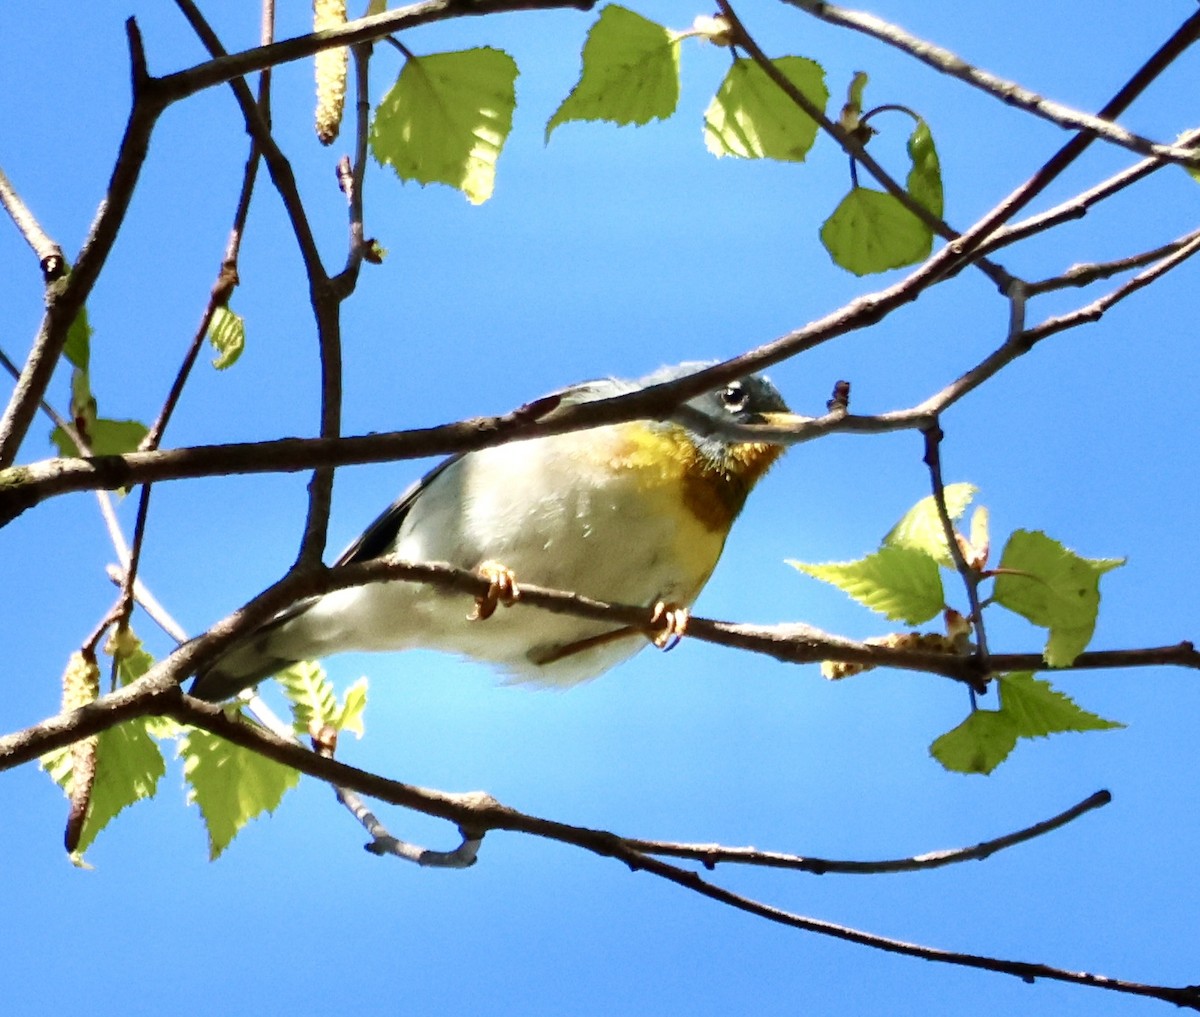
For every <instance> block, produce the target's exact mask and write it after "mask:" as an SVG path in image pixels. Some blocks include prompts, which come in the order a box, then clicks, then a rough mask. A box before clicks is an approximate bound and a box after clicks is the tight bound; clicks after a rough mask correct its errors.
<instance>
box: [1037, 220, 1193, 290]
mask: <svg viewBox="0 0 1200 1017" xmlns="http://www.w3.org/2000/svg"><path fill="white" fill-rule="evenodd" d="M1197 239H1200V229H1195V230H1192V231H1191V232H1190V233H1185V234H1184V235H1183V236H1181V237H1178V238H1176V239H1175V240H1172V241H1170V242H1169V243H1166V244H1163V245H1162V246H1161V247H1156V248H1154V249H1153V250H1150V251H1142V252H1141V253H1140V254H1131V255H1129V256H1128V257H1125V258H1114V259H1113V260H1111V261H1095V262H1089V263H1087V264H1083V265H1072V266H1071V267H1070V268H1069V269H1067V271H1065V272H1064V273H1063V274H1062V275H1057V276H1054V277H1053V278H1050V279H1042V280H1040V281H1038V282H1032V283H1029V284H1028V292H1029V295H1030V296H1036V295H1037V294H1040V293H1049V292H1050V291H1052V290H1061V289H1066V288H1067V287H1069V286H1090V285H1091V284H1092V283H1094V282H1098V281H1099V280H1101V279H1108V278H1111V277H1112V276H1114V275H1119V274H1120V273H1122V272H1129V271H1131V270H1132V269H1135V268H1141V267H1142V266H1143V265H1149V264H1151V263H1153V262H1155V261H1159V260H1160V259H1164V258H1167V257H1169V256H1170V255H1172V254H1174V253H1175V252H1177V251H1180V250H1183V249H1184V248H1187V247H1189V246H1190V245H1191V244H1193V243H1195V241H1196V240H1197Z"/></svg>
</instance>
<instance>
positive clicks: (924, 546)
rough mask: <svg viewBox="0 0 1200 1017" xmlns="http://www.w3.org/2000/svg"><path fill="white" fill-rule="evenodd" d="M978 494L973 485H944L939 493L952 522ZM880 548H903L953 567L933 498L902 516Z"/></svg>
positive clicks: (960, 515) (926, 499)
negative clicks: (919, 552) (920, 552)
mask: <svg viewBox="0 0 1200 1017" xmlns="http://www.w3.org/2000/svg"><path fill="white" fill-rule="evenodd" d="M978 493H979V491H978V489H977V488H976V487H975V486H974V485H973V484H964V483H959V484H947V485H946V486H945V487H944V488H943V489H942V495H943V498H944V500H945V502H946V512H947V513H948V514H949V516H950V519H951V520H952V521H953V520H955V519H959V518H961V517H962V514H963V513H964V512H966V511H967V506H968V505H970V504H971V499H972V498H974V497H975V495H976V494H978ZM883 544H884V546H885V547H907V548H911V549H912V550H914V551H922V552H924V553H925V554H927V555H929V557H931V558H932V559H933V560H934V561H936V562H937V563H938V564H939V565H942V566H944V567H946V568H953V567H954V559H953V558H952V557H951V556H950V548H949V546H948V545H947V544H946V530H945V527H943V526H942V519H941V516H939V515H938V510H937V502H936V501H935V500H934V497H933V495H927V496H926V497H924V498H922V499H921V500H920V501H919V502H917V503H916V504H915V505H914V506H913V507H912V508H910V509H909V510H908V511H907V512H905V513H904V516H903V518H901V520H900V521H899V522H898V523H897V524H896V525H895V526H893V527H892V528H891V530H889V531H888V534H887V536H886V537H884V538H883Z"/></svg>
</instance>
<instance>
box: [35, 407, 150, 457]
mask: <svg viewBox="0 0 1200 1017" xmlns="http://www.w3.org/2000/svg"><path fill="white" fill-rule="evenodd" d="M147 431H148V429H147V427H146V425H145V424H142V423H140V422H139V421H136V420H106V419H104V418H103V417H98V418H97V419H96V420H93V421H92V422H91V424H90V426H89V427H88V433H87V434H86V435H82V437H83V439H84V440H85V441H87V443H88V445H89V447H90V449H91V454H92V455H94V456H119V455H123V454H124V453H126V452H133V451H136V449H137V447H138V445H140V444H141V443H142V439H143V438H144V437H146V434H147ZM50 440H51V441H52V442H54V444H55V446H56V447H57V448H58V452H59V455H62V456H77V455H79V449H78V447H77V446H76V445H75V442H73V441H72V440H71V438H70V436H69V435H68V434H67V432H66V431H64V430H63V429H62V428H61V427H56V428H55V429H54V430H53V432H51V434H50Z"/></svg>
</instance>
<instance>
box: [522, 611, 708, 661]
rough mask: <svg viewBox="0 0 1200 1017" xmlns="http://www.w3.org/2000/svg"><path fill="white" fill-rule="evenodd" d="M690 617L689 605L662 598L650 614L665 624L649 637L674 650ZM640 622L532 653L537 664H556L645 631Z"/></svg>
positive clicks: (661, 646)
mask: <svg viewBox="0 0 1200 1017" xmlns="http://www.w3.org/2000/svg"><path fill="white" fill-rule="evenodd" d="M690 617H691V614H690V612H689V611H688V609H687V608H686V607H676V606H674V605H672V604H668V603H665V602H664V601H661V600H660V601H659V602H658V603H657V604H655V605H654V613H653V614H652V615H651V616H650V623H651V624H652V625H655V624H659V623H661V624H662V629H661V631H659V632H656V633H653V634H648V638H649V639H650V641H651V642H652V643H654V645H655V646H657V647H658V648H659V649H660V650H663V651H666V650H672V649H674V648H675V647H676V646H677V645H678V644H679V640H681V639H682V638H683V636H684V633H685V632H687V625H688V619H689V618H690ZM644 631H645V630H644V629H642V628H641V627H640V626H637V625H623V626H622V627H621V628H619V629H613V630H612V631H611V632H600V633H598V634H596V635H594V636H588V637H587V638H586V639H577V640H576V641H575V642H573V643H566V644H564V645H563V646H556V647H554V648H553V649H551V650H546V651H544V652H542V653H539V654H538V655H537V657H532V656H531V657H530V659H531V660H533V662H534V663H535V664H553V663H555V662H556V661H559V660H562V659H564V658H565V657H573V656H574V655H575V654H577V653H582V652H583V651H584V650H591V649H593V648H595V647H597V646H605V645H606V644H608V643H614V642H616V641H617V640H618V639H626V638H628V637H629V636H632V635H635V634H636V633H638V632H644Z"/></svg>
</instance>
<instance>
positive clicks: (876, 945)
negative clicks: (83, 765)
mask: <svg viewBox="0 0 1200 1017" xmlns="http://www.w3.org/2000/svg"><path fill="white" fill-rule="evenodd" d="M169 682H170V669H169V668H165V667H162V666H158V667H156V668H152V669H151V671H150V672H148V673H147V674H146V676H145V677H143V678H141V679H139V680H138V682H135V683H133V684H132V685H130V686H127V687H126V688H125V689H122V690H119V691H118V692H116V693H112V694H110V695H109V696H106V697H103V698H102V700H98V701H97V702H96V703H94V704H92V706H91V707H85V708H84V709H83V710H77V711H74V712H73V713H71V714H66V715H63V717H64V718H65V720H66V722H67V723H70V722H72V721H74V722H77V723H78V724H79V726H81V727H87V726H88V722H90V721H94V719H95V718H94V716H93V715H94V714H97V713H102V712H104V711H105V710H112V711H113V712H116V711H117V710H119V709H121V708H128V706H129V703H130V700H132V699H134V696H132V695H131V694H130V693H131V690H132V691H134V692H137V691H141V692H142V693H143V700H144V701H143V702H142V703H140V704H139V705H141V706H142V707H143V708H144V707H145V706H146V705H150V706H152V707H153V709H154V710H155V712H161V713H163V714H165V715H166V716H169V717H171V718H172V719H174V720H176V721H177V722H179V723H182V724H190V725H193V726H195V727H200V728H203V729H204V730H207V731H209V732H211V733H212V734H215V735H218V736H219V737H221V738H224V739H226V740H227V741H231V742H233V743H234V744H236V745H240V746H242V747H244V748H248V749H251V750H252V751H254V752H256V753H258V754H260V755H262V756H265V757H267V758H269V759H273V760H275V761H276V762H278V763H282V764H284V765H286V766H291V767H293V768H295V769H297V770H300V771H301V772H302V773H306V774H308V775H310V776H313V777H316V778H318V779H321V780H325V781H327V782H329V783H331V784H335V785H338V786H341V787H346V788H349V789H351V790H352V791H355V792H357V793H360V794H366V795H370V796H371V797H372V798H377V799H380V800H382V801H386V802H390V803H392V804H393V805H399V806H402V807H410V808H414V809H417V810H418V811H421V812H425V813H426V814H428V815H432V816H438V817H441V818H443V819H447V820H450V821H452V822H456V823H458V824H459V826H460V827H462V828H463V829H467V830H471V831H485V830H509V831H514V832H521V833H526V834H531V835H533V836H539V837H545V838H548V839H552V840H555V841H559V842H562V843H566V844H572V845H575V846H577V847H580V848H583V849H585V850H588V851H592V852H594V853H596V854H599V855H601V856H603V857H610V858H613V859H614V860H616V861H618V862H620V863H622V864H624V865H625V866H627V867H628V868H630V869H632V870H634V871H639V870H640V871H643V872H647V873H650V874H651V875H654V876H657V877H659V878H661V879H665V880H667V881H668V882H671V883H674V884H676V885H678V886H681V887H683V888H684V889H687V890H690V891H692V892H694V893H697V894H699V895H701V896H703V897H706V898H708V899H710V900H714V901H716V902H718V903H721V904H725V905H727V906H729V907H732V908H735V909H737V910H739V911H743V912H745V913H747V914H752V915H755V916H757V917H760V918H764V919H767V920H769V921H772V922H776V923H778V924H781V925H785V926H789V927H791V928H795V929H799V930H801V931H805V932H811V933H815V934H818V935H823V936H828V937H832V938H835V939H840V940H843V941H846V942H852V943H857V944H859V945H861V946H867V947H870V948H872V949H877V950H881V951H884V952H887V953H894V954H899V955H902V956H908V957H914V958H918V959H922V960H930V961H937V962H940V963H945V964H951V965H956V966H961V967H969V968H976V969H980V970H986V971H993V972H997V973H1000V974H1008V975H1013V976H1015V977H1018V978H1021V979H1023V980H1025V981H1033V980H1035V979H1037V978H1045V979H1050V980H1053V981H1060V982H1066V983H1070V984H1075V985H1082V986H1089V987H1092V988H1100V989H1106V990H1108V991H1113V992H1119V993H1124V994H1129V995H1137V996H1146V997H1151V998H1156V999H1163V1000H1166V1001H1168V1002H1172V1003H1175V1004H1177V1005H1179V1006H1188V1007H1192V1008H1193V1009H1200V990H1197V988H1195V987H1175V986H1164V985H1147V984H1144V983H1139V982H1132V981H1128V980H1125V979H1119V978H1111V977H1109V976H1106V975H1098V974H1093V973H1091V972H1080V971H1069V970H1066V969H1063V968H1057V967H1053V966H1051V965H1047V964H1040V963H1031V962H1027V961H1019V960H1009V959H1007V958H1000V957H990V956H986V955H982V954H973V953H965V952H959V951H953V950H945V949H939V948H936V947H929V946H924V945H921V944H918V943H911V942H905V941H903V940H898V939H893V938H891V937H887V936H879V935H875V934H873V933H869V932H865V931H863V930H861V929H855V928H852V927H849V926H845V925H839V924H837V923H834V922H826V921H821V920H819V919H815V918H810V917H807V916H804V915H799V914H795V913H793V912H789V911H784V910H782V909H780V908H775V907H772V906H770V905H767V904H764V903H762V902H760V901H756V900H753V899H751V898H748V897H745V896H742V895H740V894H735V893H733V892H732V891H729V890H726V889H724V888H723V887H720V886H717V885H716V884H713V883H710V882H708V881H707V880H705V879H703V878H702V877H701V876H700V875H699V874H697V873H696V872H693V871H691V870H688V869H684V868H680V867H679V866H676V865H672V864H669V863H667V862H664V861H662V860H660V859H658V858H655V857H653V856H651V855H648V854H644V853H642V852H639V851H636V850H633V849H631V848H629V847H628V846H627V845H626V844H625V842H624V841H623V839H622V838H620V837H618V836H616V835H615V834H612V833H609V832H607V831H604V830H593V829H588V828H585V827H578V826H571V825H569V824H565V823H559V822H556V821H553V820H546V819H542V818H540V817H536V816H529V815H526V814H525V813H521V812H519V811H517V810H515V809H512V808H510V807H508V806H505V805H503V804H501V803H500V802H497V801H496V800H495V799H493V798H492V797H491V796H490V795H487V794H483V793H475V794H468V795H449V794H445V793H442V792H437V791H430V790H427V789H424V788H419V787H416V786H414V785H411V784H404V783H400V782H398V781H392V780H388V779H386V778H383V777H380V776H377V775H375V774H371V773H367V772H365V771H362V770H359V769H356V768H355V767H351V766H347V765H345V764H344V763H341V762H339V761H337V760H335V759H327V758H323V757H321V756H320V755H318V754H317V753H315V752H312V751H309V750H307V749H305V748H303V747H302V746H300V745H297V744H295V743H294V742H292V741H290V740H288V739H283V738H277V737H275V736H274V735H272V734H270V732H267V731H265V730H263V729H262V728H259V727H256V726H253V725H251V724H249V723H246V722H245V721H242V720H239V719H238V718H237V717H231V716H229V715H228V714H227V713H226V712H225V711H224V710H222V709H221V708H220V707H217V706H213V705H212V704H209V703H202V702H200V701H198V700H195V699H192V698H191V697H189V696H184V695H182V694H181V693H180V692H179V690H178V687H177V686H174V685H173V684H169ZM139 686H141V689H140V690H139V689H138V687H139ZM164 686H165V687H164ZM147 697H150V698H147ZM62 724H63V721H60V719H59V718H51V719H50V721H47V722H46V724H45V725H44V727H45V728H46V731H47V732H50V733H52V734H53V735H54V736H59V737H61V730H59V728H60V726H61V725H62ZM22 734H23V735H24V734H25V733H24V732H23V733H22ZM39 735H41V736H42V737H41V739H39V744H41V743H42V742H44V741H45V740H47V739H46V733H44V732H42V731H39ZM23 748H24V749H25V750H28V749H29V748H30V745H29V743H28V740H27V741H26V744H25V745H24V746H23ZM11 752H12V746H10V745H9V744H8V739H3V738H0V766H2V765H3V762H4V760H5V757H6V756H9V755H10V754H11ZM476 836H477V834H476Z"/></svg>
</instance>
